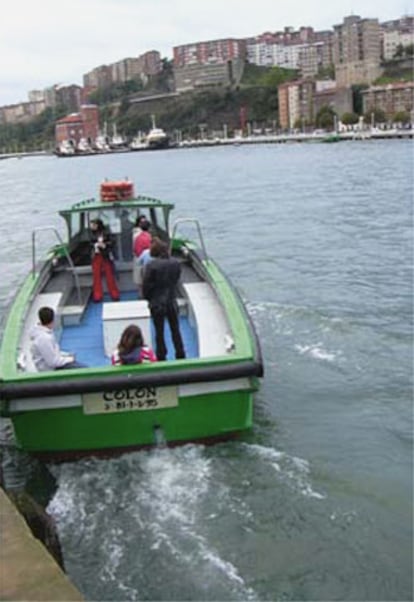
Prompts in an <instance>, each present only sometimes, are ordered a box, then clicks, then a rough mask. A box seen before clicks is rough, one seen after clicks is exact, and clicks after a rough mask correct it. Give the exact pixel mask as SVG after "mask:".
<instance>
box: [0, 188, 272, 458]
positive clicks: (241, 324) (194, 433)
mask: <svg viewBox="0 0 414 602" xmlns="http://www.w3.org/2000/svg"><path fill="white" fill-rule="evenodd" d="M173 207H174V205H172V204H171V203H165V202H161V201H159V200H156V199H152V198H148V197H145V196H137V195H134V193H133V185H132V183H130V182H107V183H104V184H102V185H101V197H100V198H99V199H98V200H95V199H88V200H83V201H80V202H78V203H76V204H74V205H73V206H72V207H71V208H69V209H67V210H62V211H60V212H59V214H60V215H61V217H63V219H64V220H65V222H66V227H67V240H64V239H63V238H62V237H61V235H60V234H59V232H58V231H57V230H56V229H55V228H53V227H44V228H40V229H37V230H35V231H33V233H32V256H33V263H32V270H31V272H30V273H29V274H28V275H27V277H26V278H25V280H24V282H23V284H22V286H21V288H20V290H19V291H18V292H17V294H16V296H15V298H14V301H13V303H12V304H11V307H10V309H9V312H8V315H7V318H6V321H5V326H4V332H3V339H2V345H1V352H0V404H1V405H0V414H1V416H3V417H9V418H10V419H11V421H12V424H13V427H14V432H15V437H16V442H17V445H18V446H19V447H20V448H21V449H22V450H24V451H26V452H29V453H30V454H33V455H36V456H38V457H40V458H42V459H45V460H48V461H49V460H50V461H62V460H70V459H76V458H77V457H81V456H84V455H111V454H116V453H122V452H125V451H130V450H133V449H138V448H141V447H147V446H152V445H156V444H159V442H160V441H163V442H164V443H165V444H166V445H176V444H183V443H186V442H190V441H192V442H194V441H202V442H210V441H217V440H223V439H227V438H230V437H232V436H235V435H237V434H238V433H241V432H243V431H245V430H246V429H249V428H250V427H251V426H252V414H253V395H254V393H255V391H257V389H258V387H259V382H260V377H261V376H262V375H263V364H262V358H261V352H260V346H259V344H258V341H257V337H256V335H255V331H254V327H253V325H252V322H251V320H250V318H249V316H248V313H247V311H246V309H245V307H244V305H243V302H242V300H241V297H240V296H239V294H238V292H237V291H236V289H235V288H234V287H233V286H232V284H231V283H230V281H229V279H228V278H227V277H226V276H225V274H224V273H223V272H222V271H221V270H220V268H219V267H218V266H217V264H216V263H215V262H214V261H213V260H212V259H211V258H210V257H208V255H207V252H206V248H205V245H204V241H203V237H202V232H201V228H200V225H199V223H198V222H197V221H196V220H189V219H181V220H180V219H178V220H176V221H175V222H174V223H171V224H170V212H171V210H172V209H173ZM138 214H145V215H147V216H148V218H149V220H150V222H151V225H152V229H153V233H154V234H156V235H157V236H160V237H161V238H162V239H164V240H166V241H168V242H169V244H170V248H171V250H172V254H173V255H174V256H175V257H177V258H178V260H179V261H180V262H181V266H182V276H181V280H180V284H179V291H178V294H179V297H178V304H179V308H180V329H181V332H182V335H183V338H184V342H185V348H186V359H184V360H182V359H181V360H175V359H173V358H174V354H173V345H172V342H171V340H170V333H169V328H168V326H166V341H167V346H168V349H169V352H168V357H167V360H166V361H160V362H155V363H145V364H136V365H125V366H113V365H111V360H110V355H111V353H112V351H113V349H114V348H115V346H116V344H117V342H118V340H119V337H120V335H121V333H122V331H123V329H124V328H125V327H126V326H127V325H128V324H131V323H134V324H138V325H139V326H140V327H141V329H142V331H143V333H144V337H145V338H146V342H147V343H148V344H150V345H152V346H154V332H153V325H152V322H151V318H150V313H149V310H148V304H147V302H146V301H145V300H143V299H139V298H138V293H137V290H136V285H135V284H134V283H133V279H132V267H133V262H132V228H133V224H134V222H135V219H136V217H137V215H138ZM95 218H100V219H102V220H103V221H104V223H105V224H107V225H109V227H110V229H111V232H112V236H113V238H114V241H115V256H116V271H117V282H118V287H119V290H120V293H121V299H120V301H119V302H113V301H111V299H110V297H109V296H108V295H107V294H105V297H104V300H103V302H102V303H93V302H92V298H91V292H92V269H91V265H90V241H89V225H90V221H91V220H93V219H95ZM188 228H191V229H192V230H193V231H194V232H195V233H196V234H197V236H194V237H187V236H185V237H184V236H183V235H182V234H181V235H180V232H181V231H184V230H188ZM39 230H41V231H42V232H43V233H44V232H45V231H50V233H51V235H52V236H53V237H54V240H53V243H54V246H53V247H52V248H51V249H50V250H49V252H48V253H47V256H46V257H45V258H44V259H42V260H38V258H37V248H38V246H39V243H38V239H39V237H38V233H39ZM43 236H44V234H43ZM42 306H49V307H52V308H53V309H54V310H55V314H56V316H57V320H56V324H57V326H58V328H57V329H56V335H57V337H58V339H59V342H60V346H61V348H62V349H64V350H66V351H70V352H74V353H76V357H77V360H79V361H80V362H83V363H85V364H87V366H88V367H87V368H86V367H85V368H77V369H61V370H55V371H48V372H37V371H36V369H35V367H34V364H33V361H32V358H31V350H30V331H31V329H32V327H33V326H34V325H35V324H36V323H37V321H38V310H39V308H40V307H42Z"/></svg>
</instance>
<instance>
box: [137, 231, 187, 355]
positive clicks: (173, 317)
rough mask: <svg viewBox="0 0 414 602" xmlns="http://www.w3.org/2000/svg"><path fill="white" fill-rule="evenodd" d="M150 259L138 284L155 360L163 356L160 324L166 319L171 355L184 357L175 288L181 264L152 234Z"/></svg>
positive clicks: (162, 327) (164, 353) (163, 345)
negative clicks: (145, 303)
mask: <svg viewBox="0 0 414 602" xmlns="http://www.w3.org/2000/svg"><path fill="white" fill-rule="evenodd" d="M150 255H151V257H152V260H151V261H150V262H149V263H148V264H147V265H146V267H145V271H144V278H143V283H142V291H143V295H144V298H145V299H147V300H148V303H149V308H150V312H151V316H152V319H153V321H154V326H155V352H156V354H157V358H158V360H159V361H162V360H165V359H166V357H167V347H166V345H165V339H164V323H165V318H167V320H168V323H169V325H170V329H171V336H172V340H173V343H174V347H175V357H176V358H177V359H183V358H185V351H184V345H183V340H182V338H181V333H180V326H179V319H178V305H177V299H176V288H177V284H178V281H179V279H180V275H181V265H180V263H179V261H177V259H175V258H174V257H171V256H170V254H169V252H168V247H167V245H166V243H165V242H163V241H162V240H160V239H159V238H157V237H154V238H153V240H152V242H151V248H150Z"/></svg>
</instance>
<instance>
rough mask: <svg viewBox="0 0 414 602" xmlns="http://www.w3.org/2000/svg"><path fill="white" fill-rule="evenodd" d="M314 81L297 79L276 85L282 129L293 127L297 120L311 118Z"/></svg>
mask: <svg viewBox="0 0 414 602" xmlns="http://www.w3.org/2000/svg"><path fill="white" fill-rule="evenodd" d="M314 90H315V82H314V81H312V80H297V81H294V82H286V83H285V84H281V85H280V86H279V87H278V98H279V125H280V127H281V128H282V129H285V130H286V129H293V128H294V127H295V126H296V124H297V122H299V121H302V120H303V123H306V122H311V121H312V119H313V94H314Z"/></svg>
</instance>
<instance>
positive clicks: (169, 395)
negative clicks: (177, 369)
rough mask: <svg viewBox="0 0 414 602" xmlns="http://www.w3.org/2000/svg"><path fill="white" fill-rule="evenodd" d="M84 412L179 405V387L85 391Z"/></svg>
mask: <svg viewBox="0 0 414 602" xmlns="http://www.w3.org/2000/svg"><path fill="white" fill-rule="evenodd" d="M82 405H83V411H84V414H108V413H111V412H131V411H134V410H157V409H159V408H173V407H175V406H177V405H178V395H177V387H175V386H171V387H151V386H148V387H135V388H132V389H121V390H120V391H103V392H99V393H84V394H83V395H82Z"/></svg>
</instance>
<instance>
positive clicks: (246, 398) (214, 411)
mask: <svg viewBox="0 0 414 602" xmlns="http://www.w3.org/2000/svg"><path fill="white" fill-rule="evenodd" d="M251 384H252V383H250V384H249V382H248V380H247V379H246V382H242V383H241V382H239V383H235V386H239V387H240V386H245V387H250V385H251ZM204 388H205V387H204ZM218 388H219V389H220V387H218ZM193 389H194V394H190V395H188V396H184V397H179V399H178V405H177V406H175V407H166V408H160V409H156V410H138V409H136V410H132V411H125V410H122V409H121V410H120V411H114V412H110V413H96V414H87V413H85V406H84V404H82V400H81V399H80V400H79V403H80V404H81V405H78V406H77V407H66V408H65V407H56V408H53V409H38V410H31V411H27V410H26V411H25V410H23V411H17V412H15V413H14V412H13V414H12V419H13V425H14V430H15V436H16V440H17V443H18V445H19V446H20V447H21V448H22V449H24V450H25V451H27V452H29V453H32V454H34V455H38V456H41V457H43V458H45V459H46V458H47V459H49V460H51V461H53V460H55V461H61V460H62V459H67V458H71V457H81V456H83V455H87V456H90V455H105V456H110V455H117V454H119V453H122V452H124V451H129V450H132V449H139V448H142V447H150V446H153V445H157V444H159V443H160V442H162V443H165V444H167V445H177V444H183V443H188V442H190V441H192V442H194V441H206V440H209V439H211V440H217V439H221V440H223V439H227V438H231V437H234V436H235V435H237V434H238V433H240V432H242V431H246V430H247V429H250V428H251V426H252V407H253V406H252V404H253V389H254V386H253V387H252V388H247V389H236V390H231V391H226V390H221V391H220V390H217V387H215V389H216V390H215V392H213V393H209V392H208V391H206V392H201V393H200V392H198V391H197V387H194V386H193ZM201 389H203V387H202V386H201ZM60 399H61V403H62V405H64V403H65V398H64V397H62V398H60ZM31 402H32V400H27V401H26V403H27V404H30V403H31ZM19 403H20V405H21V402H19ZM72 403H73V401H72ZM11 409H13V406H12V407H11Z"/></svg>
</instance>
